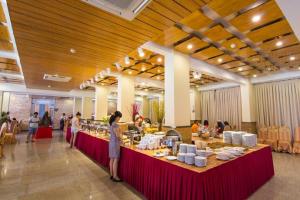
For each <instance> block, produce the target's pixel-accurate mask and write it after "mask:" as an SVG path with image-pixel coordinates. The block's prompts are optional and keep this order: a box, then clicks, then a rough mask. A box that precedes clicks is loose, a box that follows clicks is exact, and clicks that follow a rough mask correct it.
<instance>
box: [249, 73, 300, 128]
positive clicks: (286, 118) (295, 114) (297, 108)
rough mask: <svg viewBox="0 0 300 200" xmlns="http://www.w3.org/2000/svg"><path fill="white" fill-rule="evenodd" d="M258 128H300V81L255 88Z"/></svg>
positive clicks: (280, 82) (274, 83)
mask: <svg viewBox="0 0 300 200" xmlns="http://www.w3.org/2000/svg"><path fill="white" fill-rule="evenodd" d="M254 90H255V100H256V121H257V125H258V126H273V125H274V126H284V125H286V126H288V127H290V129H291V131H292V132H294V130H295V128H296V127H298V126H300V79H295V80H288V81H278V82H272V83H263V84H257V85H255V86H254Z"/></svg>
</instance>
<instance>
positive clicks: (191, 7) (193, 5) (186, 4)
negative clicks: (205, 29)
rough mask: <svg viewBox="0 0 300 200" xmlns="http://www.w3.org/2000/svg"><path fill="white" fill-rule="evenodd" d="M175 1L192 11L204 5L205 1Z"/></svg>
mask: <svg viewBox="0 0 300 200" xmlns="http://www.w3.org/2000/svg"><path fill="white" fill-rule="evenodd" d="M175 2H176V3H178V4H180V5H181V6H182V7H185V8H186V9H188V10H189V11H190V12H194V11H196V10H198V9H199V8H200V7H201V6H203V5H204V3H203V2H202V1H201V0H200V1H198V2H196V1H191V0H175Z"/></svg>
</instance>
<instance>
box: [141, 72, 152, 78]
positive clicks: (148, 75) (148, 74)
mask: <svg viewBox="0 0 300 200" xmlns="http://www.w3.org/2000/svg"><path fill="white" fill-rule="evenodd" d="M152 76H153V74H152V73H147V72H145V73H142V74H139V77H142V78H151V77H152Z"/></svg>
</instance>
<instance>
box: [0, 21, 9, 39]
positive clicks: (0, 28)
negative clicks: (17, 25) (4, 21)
mask: <svg viewBox="0 0 300 200" xmlns="http://www.w3.org/2000/svg"><path fill="white" fill-rule="evenodd" d="M0 40H4V41H10V37H9V32H8V28H7V26H4V25H1V24H0Z"/></svg>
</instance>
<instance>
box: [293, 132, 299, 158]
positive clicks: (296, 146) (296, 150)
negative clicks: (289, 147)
mask: <svg viewBox="0 0 300 200" xmlns="http://www.w3.org/2000/svg"><path fill="white" fill-rule="evenodd" d="M293 153H300V127H297V128H296V129H295V135H294V144H293Z"/></svg>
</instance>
